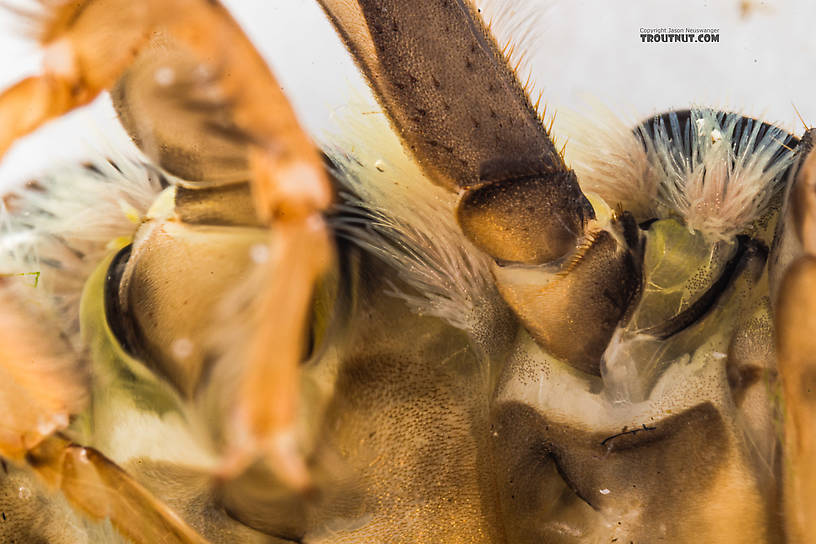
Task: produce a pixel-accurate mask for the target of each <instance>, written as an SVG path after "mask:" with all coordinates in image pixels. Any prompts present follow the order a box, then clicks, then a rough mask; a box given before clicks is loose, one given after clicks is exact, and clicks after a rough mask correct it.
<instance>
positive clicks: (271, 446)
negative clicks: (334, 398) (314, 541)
mask: <svg viewBox="0 0 816 544" xmlns="http://www.w3.org/2000/svg"><path fill="white" fill-rule="evenodd" d="M50 9H51V10H52V11H53V13H50V16H49V17H48V18H47V19H46V20H45V22H44V24H43V28H42V32H41V40H42V43H43V44H44V46H45V47H46V63H45V67H44V72H45V73H44V74H43V75H42V76H39V77H36V78H31V79H29V80H25V81H23V82H21V83H19V84H18V85H16V86H14V87H12V88H11V89H9V90H7V91H6V92H5V93H3V94H2V95H0V152H2V151H3V150H5V149H6V148H7V147H8V146H9V145H10V144H11V143H12V142H13V141H14V140H15V139H16V138H18V137H20V136H22V135H24V134H26V133H28V132H30V131H32V130H34V129H36V128H37V127H38V126H39V125H41V124H42V123H44V122H45V121H47V120H48V119H50V118H53V117H55V116H58V115H60V114H62V113H64V112H66V111H68V110H70V109H72V108H75V107H77V106H80V105H82V104H85V103H87V102H89V101H90V100H92V99H93V98H94V97H95V96H96V95H98V94H99V93H100V92H101V91H102V90H104V89H107V88H110V87H111V86H112V85H113V84H114V83H115V82H116V81H117V79H118V78H119V77H120V75H121V74H122V73H123V71H124V70H125V69H126V68H127V66H128V65H129V64H130V63H131V62H132V61H133V59H134V58H135V57H136V55H137V54H138V53H139V51H140V49H141V48H143V47H145V46H146V44H147V43H148V40H149V38H150V36H151V33H154V32H157V31H158V32H165V33H167V34H169V35H171V36H172V37H173V38H174V39H176V40H177V41H178V42H179V43H180V44H182V45H183V46H184V47H186V48H188V49H189V51H190V52H191V53H192V54H193V55H194V56H195V57H196V58H198V59H199V60H200V61H201V62H202V63H204V64H206V65H207V66H209V67H211V68H213V69H214V72H215V74H216V81H215V83H214V84H213V85H214V88H216V89H217V90H218V92H219V93H220V97H221V100H222V101H223V102H224V103H227V104H229V107H230V113H231V116H232V120H233V123H234V125H235V127H236V129H237V130H239V131H241V132H242V133H243V135H244V137H245V139H246V140H247V141H248V142H249V144H248V145H249V147H250V151H249V164H250V169H251V172H252V176H253V177H252V190H253V195H254V202H255V207H256V209H257V212H258V215H259V216H260V217H261V218H262V219H263V220H264V221H266V222H267V223H268V224H273V225H274V226H275V229H274V233H273V234H274V236H273V234H270V240H272V238H274V242H273V241H270V254H271V255H272V257H273V258H272V259H270V261H269V275H268V279H267V282H266V286H265V291H264V294H263V295H262V298H263V301H264V306H265V310H266V315H267V316H268V320H267V321H266V322H265V325H264V330H261V331H258V333H257V335H256V337H255V341H254V342H253V349H252V353H253V356H252V358H251V360H250V361H249V362H248V364H247V368H246V373H245V375H244V380H243V383H244V385H243V391H244V392H245V393H246V394H245V395H244V396H243V397H241V401H240V402H241V406H238V407H237V409H236V418H237V419H236V425H237V427H239V428H241V429H242V430H243V432H244V437H245V440H243V441H242V444H243V445H241V446H236V447H237V450H238V451H240V452H242V454H243V457H246V456H247V455H249V452H251V451H255V450H257V449H261V450H262V451H265V452H266V454H268V455H269V456H270V457H271V458H272V460H273V461H274V462H273V463H272V464H273V466H279V467H285V468H281V477H282V479H284V481H288V482H290V483H291V484H292V485H294V486H303V485H305V481H306V474H305V467H304V466H303V463H302V461H300V458H299V457H298V455H297V454H296V453H295V448H294V446H293V445H292V441H293V439H292V436H293V430H292V427H293V425H294V413H295V411H296V403H295V399H296V396H297V381H296V376H297V365H298V362H299V361H298V357H297V356H295V355H294V354H295V353H298V354H299V348H300V346H301V336H302V334H303V332H302V330H301V329H302V327H301V325H302V323H303V320H302V319H300V317H301V316H302V314H303V313H304V312H305V311H306V310H305V308H306V306H307V300H308V297H309V293H310V290H311V286H312V284H313V281H314V279H315V277H316V276H317V275H318V274H319V273H320V271H321V270H322V267H323V265H324V264H325V263H327V262H328V260H329V255H330V253H329V247H330V245H329V242H328V236H327V232H326V229H325V227H324V224H323V220H322V218H321V216H320V212H321V211H322V210H323V209H325V207H326V206H328V203H329V200H330V190H329V183H328V180H327V178H326V174H325V172H324V170H323V166H322V162H321V160H320V157H319V155H318V153H317V151H316V150H315V148H314V146H313V145H312V142H311V141H310V140H309V138H308V137H307V136H306V134H305V133H304V132H303V131H302V130H301V129H300V126H299V124H298V122H297V119H296V118H295V115H294V112H293V111H292V109H291V107H290V106H289V104H288V102H287V100H286V97H285V96H284V95H283V93H282V91H281V89H280V87H279V85H278V84H277V82H276V81H275V79H274V77H273V76H272V74H271V72H270V71H269V69H268V67H267V66H266V64H265V63H264V61H263V59H262V58H261V57H260V55H259V54H258V52H257V51H256V50H255V48H254V47H253V46H252V44H251V43H250V42H249V40H248V39H247V38H246V36H245V35H244V34H243V32H242V31H241V29H240V27H239V26H238V25H237V23H236V22H235V21H234V20H233V19H232V18H231V17H230V16H229V13H228V12H227V11H226V9H224V8H223V7H222V6H221V5H220V4H218V3H217V2H208V1H206V0H171V1H165V0H149V1H145V2H130V1H129V0H85V1H82V2H71V3H63V4H60V5H59V6H58V7H53V8H50ZM293 271H297V273H293ZM284 284H285V285H284ZM277 296H281V297H282V298H281V299H277V298H276V297H277Z"/></svg>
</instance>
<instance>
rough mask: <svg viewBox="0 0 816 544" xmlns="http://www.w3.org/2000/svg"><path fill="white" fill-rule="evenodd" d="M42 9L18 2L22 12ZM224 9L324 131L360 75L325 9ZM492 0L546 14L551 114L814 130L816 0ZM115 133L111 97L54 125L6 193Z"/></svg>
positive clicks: (13, 25)
mask: <svg viewBox="0 0 816 544" xmlns="http://www.w3.org/2000/svg"><path fill="white" fill-rule="evenodd" d="M134 1H138V0H134ZM406 1H410V0H406ZM34 3H35V2H34V0H15V4H16V5H23V6H26V5H28V6H31V5H33V4H34ZM225 3H226V5H227V6H228V7H229V8H230V9H231V10H232V12H233V14H234V15H235V17H236V18H237V19H238V20H239V22H240V23H241V24H242V25H243V26H244V28H245V30H246V32H247V33H248V34H249V36H250V37H251V38H252V40H253V41H254V42H255V43H256V45H257V46H258V48H259V49H260V50H261V52H262V53H263V55H264V56H265V57H266V58H267V60H268V61H269V63H270V64H271V66H272V67H273V69H274V71H275V73H276V74H277V76H278V78H279V80H280V82H281V85H282V86H283V87H284V90H285V91H286V92H287V93H288V95H289V96H290V97H291V99H292V100H293V102H294V104H295V107H296V109H297V111H298V112H299V114H300V116H301V119H302V120H303V121H304V123H305V124H306V125H307V127H308V129H309V130H310V131H312V132H313V133H316V134H317V133H319V132H320V131H321V129H323V128H324V127H326V126H327V125H328V121H329V119H330V118H331V115H332V113H333V112H335V111H337V109H338V108H342V107H343V104H344V103H345V102H346V100H347V97H348V95H349V92H350V90H351V89H352V88H354V87H355V86H359V85H360V81H361V80H360V79H359V76H357V73H356V70H355V68H354V65H353V64H352V62H351V61H350V59H349V58H348V56H347V55H346V53H345V51H344V50H343V48H342V45H341V44H340V41H339V39H338V38H337V37H336V35H335V34H334V32H333V30H332V28H331V26H330V25H329V24H328V22H327V21H326V20H325V18H324V17H323V15H322V12H321V11H320V10H319V9H318V7H317V4H316V2H314V1H313V0H228V1H226V2H225ZM483 3H485V4H488V3H489V4H492V5H488V6H485V7H486V8H491V7H492V9H493V10H494V11H495V10H496V6H497V5H503V6H505V9H509V10H511V11H513V10H515V11H517V12H518V13H517V18H522V19H524V18H527V17H525V14H526V13H529V14H533V13H537V14H539V15H540V16H539V18H538V22H537V23H536V25H535V32H534V33H533V39H532V40H531V41H530V42H528V43H531V44H532V47H530V48H529V51H528V55H529V59H530V66H531V68H532V70H533V74H534V76H535V81H536V83H537V84H538V86H539V88H542V89H544V91H545V94H544V96H545V98H546V101H547V103H548V105H549V107H550V108H553V107H554V108H555V109H557V110H558V109H560V110H562V111H563V110H565V109H566V110H570V109H585V104H586V100H587V98H591V99H596V100H600V101H601V102H603V103H604V104H605V105H607V106H609V107H611V108H613V109H620V110H621V111H625V112H626V113H627V114H630V116H631V114H634V115H635V116H638V117H646V116H648V115H649V114H651V113H654V112H656V111H662V110H666V109H669V108H680V107H687V106H689V105H691V104H697V105H711V106H716V107H721V108H728V109H732V110H737V111H742V112H744V113H747V114H751V115H755V116H760V117H762V118H763V119H765V120H769V121H772V122H775V123H777V124H779V125H780V126H782V127H783V128H786V129H788V130H791V131H793V132H795V133H797V134H799V133H801V131H802V125H801V122H800V121H799V120H798V118H797V116H796V113H795V110H794V105H795V106H796V108H798V109H799V111H800V112H801V114H802V116H803V117H804V119H805V120H806V121H807V123H808V124H816V38H815V37H814V28H816V3H814V2H811V1H810V0H779V1H776V2H764V1H760V0H691V1H680V0H628V1H626V2H621V1H617V2H613V1H609V0H571V1H570V0H503V1H500V2H499V1H495V0H490V2H487V1H485V2H483ZM528 19H529V20H531V21H532V20H533V19H534V18H533V17H529V18H528ZM667 26H670V27H683V26H691V27H718V28H720V42H719V43H717V44H648V43H642V42H641V39H640V28H641V27H667ZM20 30H21V26H20V21H19V19H15V17H14V16H13V15H12V14H10V13H9V12H2V13H0V88H3V87H6V86H8V85H9V84H11V83H12V82H14V81H15V80H17V79H19V78H20V77H23V76H24V75H27V74H30V73H35V72H37V71H38V69H39V54H38V51H37V49H36V46H35V44H33V43H31V42H30V41H26V40H25V39H23V38H22V37H21V36H20V33H21V32H20ZM115 127H116V122H115V119H114V114H113V112H112V110H111V109H110V106H109V105H108V103H107V102H106V101H105V100H104V99H102V100H100V101H97V103H95V104H93V105H92V106H90V107H88V108H85V109H84V110H82V111H80V112H78V113H76V114H72V115H70V116H68V117H67V118H65V119H62V120H59V121H55V122H53V123H50V124H49V125H47V126H46V127H44V128H43V129H41V130H40V131H38V132H37V133H36V134H35V135H33V136H30V137H28V138H26V139H24V140H23V141H21V142H19V143H18V144H17V145H15V146H14V147H13V148H12V150H11V151H10V152H9V154H7V156H6V157H5V158H4V159H3V161H2V162H1V163H0V187H4V186H8V184H10V183H14V182H19V181H22V180H25V179H28V178H29V177H31V176H33V175H36V172H37V171H39V170H41V169H44V168H49V167H51V168H53V167H54V166H55V165H57V164H59V163H60V161H65V160H76V158H77V157H80V156H83V155H89V154H91V153H93V152H94V150H98V149H100V148H101V147H104V146H100V141H102V142H104V140H106V139H109V138H110V137H111V135H112V134H113V132H112V131H115V130H116V128H115ZM0 128H1V127H0ZM559 136H563V135H559ZM566 136H568V135H566Z"/></svg>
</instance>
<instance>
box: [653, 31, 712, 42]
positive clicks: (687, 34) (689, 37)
mask: <svg viewBox="0 0 816 544" xmlns="http://www.w3.org/2000/svg"><path fill="white" fill-rule="evenodd" d="M640 41H641V42H642V43H719V42H720V29H719V28H689V27H686V28H672V27H662V28H643V27H641V29H640Z"/></svg>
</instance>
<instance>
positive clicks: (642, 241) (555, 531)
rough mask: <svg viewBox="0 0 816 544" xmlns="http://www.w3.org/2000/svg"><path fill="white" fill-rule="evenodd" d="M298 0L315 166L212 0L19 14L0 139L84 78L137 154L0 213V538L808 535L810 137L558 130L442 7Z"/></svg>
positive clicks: (83, 88) (700, 538)
mask: <svg viewBox="0 0 816 544" xmlns="http://www.w3.org/2000/svg"><path fill="white" fill-rule="evenodd" d="M319 4H320V5H321V7H322V8H323V9H324V10H325V12H326V14H327V16H328V18H329V20H330V21H331V22H332V23H333V24H334V26H335V28H336V29H337V31H338V34H339V36H340V37H341V39H342V40H343V42H344V43H345V45H346V46H347V48H348V50H349V51H350V53H351V55H352V57H353V58H354V60H355V61H356V62H357V64H358V65H359V68H360V69H361V71H362V73H363V74H364V76H365V77H366V78H367V81H368V83H369V85H370V88H371V90H372V93H373V96H372V98H371V99H370V100H369V99H367V98H361V99H360V102H359V104H354V105H350V107H349V108H348V112H347V114H346V116H345V117H344V118H343V119H342V121H341V125H342V127H343V132H342V133H341V134H336V135H333V136H332V137H331V139H330V141H329V143H327V144H326V145H324V146H323V149H322V150H321V151H318V149H317V148H316V147H315V146H314V144H313V143H312V141H311V139H310V137H309V136H308V135H307V134H306V133H305V132H304V131H303V130H302V129H301V128H300V126H299V124H298V122H297V119H296V118H295V115H294V113H293V111H292V109H291V107H290V105H289V102H288V100H287V98H286V97H285V96H284V95H283V94H282V92H281V90H280V87H279V86H278V84H277V83H276V81H275V79H274V77H273V75H272V74H271V72H270V70H269V69H268V67H267V66H266V64H265V63H264V62H263V61H262V60H261V57H260V55H259V54H258V53H257V52H256V50H255V48H254V46H253V44H252V43H251V42H250V41H249V40H248V39H247V38H246V36H245V35H244V33H243V31H242V30H241V28H240V27H239V26H238V24H237V23H236V22H235V21H234V20H233V19H232V18H231V17H230V15H229V13H228V12H227V10H226V9H225V8H224V7H222V6H220V5H219V4H218V3H216V2H207V1H204V0H164V1H163V2H156V1H148V2H140V3H131V2H124V1H123V0H85V1H83V2H78V3H55V4H53V5H52V4H50V3H49V4H45V5H44V9H45V12H46V13H47V14H48V15H49V16H48V17H46V18H45V19H42V20H40V21H39V23H38V24H39V27H38V28H40V29H41V32H40V35H39V38H40V40H41V42H42V44H43V45H44V46H45V47H46V49H47V51H48V54H47V58H48V59H49V60H48V62H47V63H46V65H45V67H44V73H43V74H42V75H39V76H33V77H31V78H28V79H25V80H23V81H22V82H20V83H19V84H17V85H15V86H14V87H12V88H10V89H9V90H7V91H5V92H4V93H3V94H0V151H2V150H5V149H7V147H8V146H9V145H10V144H11V142H12V141H14V140H15V139H16V138H18V137H21V136H23V135H25V134H26V133H28V132H30V131H32V130H34V129H35V128H36V127H37V126H39V125H40V124H41V123H43V122H45V121H46V120H47V119H49V118H52V117H54V116H57V115H60V114H62V113H64V112H66V111H68V110H70V109H73V108H75V107H78V106H80V105H82V104H85V103H87V102H88V101H90V100H92V99H93V98H94V97H95V96H97V95H98V94H99V93H101V92H103V91H105V90H109V91H110V92H111V97H112V99H113V105H114V107H115V110H116V113H117V114H118V117H119V119H120V121H121V123H122V125H123V126H124V128H125V130H126V131H127V133H128V134H129V136H130V137H131V138H132V139H133V141H134V142H135V143H136V145H137V146H138V147H139V148H140V149H141V152H143V154H144V155H143V156H139V157H138V158H134V156H118V157H117V156H114V157H110V158H109V159H108V160H99V161H96V162H91V163H88V164H85V165H81V166H73V167H64V168H60V169H57V170H55V171H54V172H53V173H52V174H50V175H47V176H43V177H42V178H41V179H39V180H38V181H37V182H36V183H34V184H31V185H30V186H29V187H27V188H25V189H21V190H20V191H17V192H15V193H14V194H13V195H11V196H10V197H9V198H8V199H6V201H5V204H4V210H3V216H2V219H3V229H4V230H3V234H2V239H0V267H2V269H0V272H2V273H3V274H4V276H8V277H7V278H4V279H3V280H2V283H0V288H1V289H2V290H1V291H0V302H2V306H0V325H2V326H0V341H2V349H0V373H1V374H2V375H3V376H4V377H5V378H7V379H6V380H4V383H3V384H2V387H0V405H2V406H4V407H5V408H6V411H7V413H8V416H7V423H6V426H5V427H4V428H3V429H2V432H0V455H2V456H3V458H4V459H6V460H7V461H8V463H5V462H4V463H3V473H2V474H0V505H1V506H2V510H3V520H4V521H9V520H10V521H9V523H8V524H0V534H3V535H4V536H5V537H7V538H8V539H15V540H18V541H19V540H22V541H27V542H28V541H49V542H75V541H87V542H119V541H121V540H122V539H128V540H130V541H133V542H140V543H154V542H163V543H175V542H179V543H190V542H207V541H209V542H224V543H229V542H236V543H237V542H242V543H243V542H258V543H261V542H315V543H318V542H321V543H322V542H325V543H341V542H429V543H430V542H473V543H477V542H478V543H504V542H508V543H514V544H516V543H525V542H530V543H533V542H536V543H537V542H576V543H577V542H609V541H612V542H617V541H620V542H652V541H657V540H670V541H672V542H780V541H783V540H784V539H788V540H790V541H805V540H806V537H807V535H809V534H810V533H811V531H810V526H809V524H810V521H809V518H808V516H806V513H807V512H808V511H809V509H810V508H811V506H812V504H813V502H812V500H811V495H812V494H813V492H814V489H816V487H814V479H813V476H812V472H813V468H812V462H811V460H810V458H809V454H810V453H811V451H812V444H811V439H812V438H811V434H812V433H811V426H808V423H809V422H810V421H811V419H812V418H813V415H812V410H811V409H810V404H809V396H808V395H809V389H808V387H809V385H808V384H810V376H811V374H812V370H811V368H810V367H811V359H810V353H811V352H812V350H811V347H812V346H811V340H810V338H811V336H812V335H811V334H810V332H811V330H812V328H813V327H811V325H810V320H812V317H811V314H813V312H812V311H811V310H812V309H813V306H814V304H816V302H813V303H812V302H811V300H810V297H811V295H810V294H809V293H810V292H811V290H810V284H811V283H812V278H813V272H812V271H811V268H812V259H813V257H812V256H811V255H810V254H811V253H812V251H814V249H813V243H812V240H811V238H812V236H811V232H812V230H813V229H812V228H811V225H810V223H811V215H812V206H811V201H812V194H811V193H812V188H813V185H814V180H816V175H815V174H814V171H815V170H814V168H816V167H814V161H816V159H814V158H813V157H812V154H811V153H810V151H811V148H812V132H810V131H807V132H806V133H805V135H804V137H803V138H802V139H801V140H800V139H798V138H796V137H795V136H793V135H790V134H788V133H786V132H785V131H784V130H782V129H780V128H777V127H775V126H773V125H772V124H769V123H765V122H762V121H760V120H757V119H754V118H751V117H748V116H743V115H740V114H736V113H728V112H722V111H718V110H715V109H710V108H702V107H696V108H692V109H687V110H677V111H670V112H666V113H661V114H658V115H654V116H652V117H650V118H648V119H646V120H644V121H643V122H641V123H640V124H637V125H636V126H628V125H627V124H625V123H617V124H610V123H606V124H603V123H595V122H593V121H592V120H590V121H588V122H587V123H585V125H586V127H585V129H584V130H583V131H579V132H576V136H580V137H576V138H575V139H574V140H572V142H571V143H570V145H569V146H568V147H566V148H563V147H561V148H559V147H557V146H556V144H555V141H554V137H553V134H552V125H551V124H548V123H545V120H544V115H543V113H541V112H539V111H538V104H537V103H535V104H534V103H533V101H532V100H531V98H530V96H529V91H530V88H529V87H528V86H527V85H522V84H521V83H520V81H519V78H518V73H517V71H518V70H517V65H516V64H514V63H511V61H510V60H509V57H510V54H509V53H508V49H507V48H504V49H502V48H500V47H499V46H498V44H497V41H496V39H495V38H494V37H493V35H492V34H491V32H490V30H489V27H488V25H486V24H485V23H484V22H483V21H482V19H481V17H480V15H479V10H478V9H477V8H476V7H474V6H473V5H472V4H471V3H469V2H466V1H464V0H456V1H453V2H449V1H442V0H421V1H416V2H402V1H400V0H377V1H373V0H352V1H349V0H342V1H341V0H320V1H319ZM113 29H116V39H113V34H112V32H113ZM101 46H104V47H101ZM57 54H58V56H57V57H55V55H57ZM57 61H59V62H57ZM374 100H376V103H374V102H373V101H374ZM372 112H374V115H371V113H372ZM27 274H37V276H36V277H37V278H38V281H37V284H36V287H35V288H33V289H32V286H31V285H27V284H26V283H24V282H21V281H18V280H19V279H21V278H23V277H25V275H27ZM15 275H16V276H19V277H15ZM21 362H24V364H21ZM803 384H804V385H803ZM780 397H782V398H784V402H785V404H784V413H783V410H782V408H783V406H782V403H781V402H780ZM782 511H784V515H783V514H782V513H781V512H782Z"/></svg>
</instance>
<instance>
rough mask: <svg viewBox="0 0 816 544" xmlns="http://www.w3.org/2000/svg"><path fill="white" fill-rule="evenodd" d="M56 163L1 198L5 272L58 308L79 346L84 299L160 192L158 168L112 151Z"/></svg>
mask: <svg viewBox="0 0 816 544" xmlns="http://www.w3.org/2000/svg"><path fill="white" fill-rule="evenodd" d="M106 155H107V156H108V157H109V158H104V157H102V156H101V155H100V156H99V157H98V158H96V159H94V160H93V161H91V162H88V163H85V164H83V165H76V164H75V165H68V166H63V167H59V168H55V169H53V170H51V171H50V172H48V173H46V174H44V175H42V176H39V177H37V178H36V181H34V182H31V183H29V184H28V185H27V186H26V187H24V188H22V189H19V190H11V191H10V192H9V193H8V194H7V197H6V200H5V202H3V201H0V274H2V275H3V276H4V277H7V278H8V279H9V280H11V281H9V282H7V283H14V284H17V285H14V286H13V287H14V289H15V292H16V294H17V295H18V296H20V297H21V298H23V299H25V300H28V301H29V302H34V303H36V304H38V305H39V306H41V307H43V308H44V309H47V310H48V311H51V312H54V313H56V315H57V316H58V317H59V319H58V322H59V323H61V324H62V328H63V330H62V332H63V334H65V335H66V336H67V337H68V338H69V339H70V340H71V341H72V343H73V344H74V346H75V347H77V346H79V338H78V332H79V300H80V297H81V294H82V288H83V286H84V284H85V281H86V280H87V278H88V276H89V275H90V274H91V272H92V271H93V269H94V268H95V267H96V266H97V265H98V264H99V262H100V261H101V260H102V258H103V257H104V256H105V254H106V253H107V252H109V251H111V250H112V249H113V246H112V245H111V244H112V243H116V242H117V241H121V242H122V243H121V245H124V243H125V241H126V240H127V239H129V238H130V237H131V236H132V235H133V233H134V232H135V231H136V229H137V227H138V225H139V223H140V222H141V219H142V217H143V216H144V214H145V213H146V212H147V210H148V208H149V207H150V205H151V204H152V203H153V201H154V200H155V199H156V196H157V195H158V193H159V192H160V191H161V183H160V179H161V175H160V174H159V173H158V170H156V169H155V168H152V167H150V166H148V165H146V164H145V163H144V162H142V161H141V160H140V159H138V158H136V157H134V156H131V155H125V154H123V153H121V152H117V151H115V150H111V151H110V153H106Z"/></svg>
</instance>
